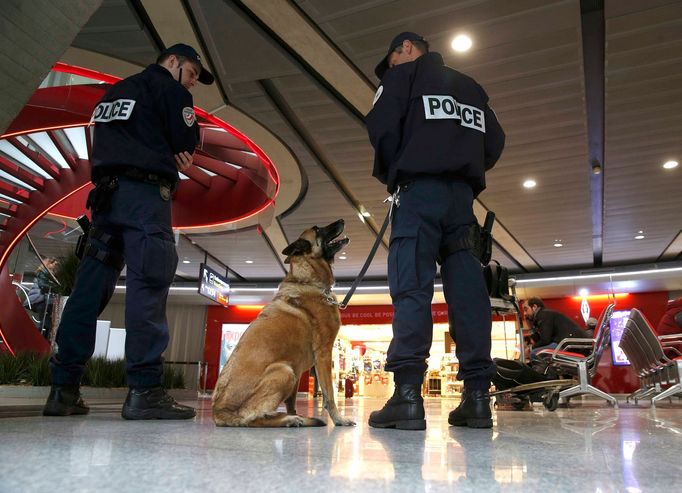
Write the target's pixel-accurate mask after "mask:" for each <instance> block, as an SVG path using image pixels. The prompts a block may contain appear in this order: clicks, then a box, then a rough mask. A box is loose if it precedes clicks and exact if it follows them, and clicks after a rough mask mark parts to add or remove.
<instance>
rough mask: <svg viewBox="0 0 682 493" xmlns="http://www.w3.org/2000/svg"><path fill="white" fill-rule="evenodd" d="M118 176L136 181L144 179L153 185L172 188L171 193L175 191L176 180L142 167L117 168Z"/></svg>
mask: <svg viewBox="0 0 682 493" xmlns="http://www.w3.org/2000/svg"><path fill="white" fill-rule="evenodd" d="M114 174H116V175H117V176H125V177H126V178H130V179H131V180H135V181H143V182H145V183H151V184H152V185H159V186H161V187H166V188H168V189H170V191H171V193H172V192H174V191H175V187H176V182H174V181H172V180H169V179H168V178H166V177H165V176H163V175H159V174H158V173H148V172H146V171H143V170H141V169H140V168H134V167H127V168H121V169H120V170H117V172H116V173H114Z"/></svg>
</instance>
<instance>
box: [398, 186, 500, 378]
mask: <svg viewBox="0 0 682 493" xmlns="http://www.w3.org/2000/svg"><path fill="white" fill-rule="evenodd" d="M475 221H476V218H475V216H474V213H473V192H472V189H471V187H470V186H469V185H468V184H467V183H466V182H463V181H457V180H453V179H451V178H447V179H446V178H440V177H420V178H417V179H415V180H414V181H410V182H407V183H405V184H403V185H402V186H401V189H400V192H399V206H398V207H397V208H395V209H394V211H393V217H392V222H391V239H390V246H389V255H388V281H389V289H390V294H391V298H392V301H393V308H394V316H393V339H392V341H391V343H390V346H389V348H388V354H387V359H386V367H385V369H386V371H392V372H394V374H395V381H396V383H399V384H403V383H421V382H422V380H423V377H424V373H425V372H426V370H427V363H426V359H427V358H428V356H429V351H430V349H431V343H432V336H433V319H432V316H431V302H432V298H433V290H434V280H435V277H436V269H437V261H438V256H439V250H440V248H441V247H442V246H443V245H444V244H446V243H447V242H448V241H449V240H452V239H458V238H464V237H466V236H467V235H468V232H469V228H470V226H471V225H472V224H473V223H474V222H475ZM441 277H442V282H443V290H444V295H445V300H446V302H447V304H448V319H449V324H450V334H451V336H452V338H453V340H454V341H455V344H456V348H455V351H456V356H457V359H458V360H459V373H458V375H457V378H458V379H459V380H464V382H465V386H466V387H467V388H471V389H486V390H487V389H488V387H489V386H490V379H491V378H492V376H493V375H494V374H495V365H494V363H493V361H492V359H491V357H490V347H491V329H492V323H491V308H490V298H489V296H488V291H487V288H486V285H485V280H484V278H483V273H482V269H481V264H480V262H479V261H478V260H477V259H476V258H475V257H474V256H473V254H472V253H471V251H470V250H460V251H458V252H455V253H453V254H451V255H449V256H448V257H447V258H446V259H444V260H443V263H442V266H441Z"/></svg>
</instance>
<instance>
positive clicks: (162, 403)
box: [121, 387, 197, 419]
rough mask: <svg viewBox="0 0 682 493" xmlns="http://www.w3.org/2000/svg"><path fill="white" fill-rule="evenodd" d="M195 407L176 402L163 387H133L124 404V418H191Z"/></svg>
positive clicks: (194, 412) (194, 413)
mask: <svg viewBox="0 0 682 493" xmlns="http://www.w3.org/2000/svg"><path fill="white" fill-rule="evenodd" d="M196 414H197V413H196V411H195V410H194V408H192V407H189V406H183V405H182V404H178V403H177V402H175V399H173V398H172V397H171V396H170V395H168V393H167V392H166V390H165V389H163V388H161V387H152V388H131V389H130V391H129V392H128V397H126V402H125V404H123V409H122V410H121V416H123V418H124V419H191V418H193V417H194V416H196Z"/></svg>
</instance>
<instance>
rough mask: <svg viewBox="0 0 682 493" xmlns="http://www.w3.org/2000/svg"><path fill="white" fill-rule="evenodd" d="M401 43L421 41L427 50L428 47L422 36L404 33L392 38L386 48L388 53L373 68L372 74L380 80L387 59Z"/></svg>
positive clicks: (386, 64) (385, 69) (385, 67)
mask: <svg viewBox="0 0 682 493" xmlns="http://www.w3.org/2000/svg"><path fill="white" fill-rule="evenodd" d="M403 41H422V42H424V43H426V47H427V49H428V46H429V43H428V41H426V40H425V39H424V38H423V37H422V36H420V35H419V34H417V33H411V32H404V33H400V34H398V35H397V36H396V37H395V38H393V41H391V44H390V45H389V47H388V52H387V53H386V56H385V57H384V58H383V59H382V60H381V61H380V62H379V65H377V66H376V67H375V68H374V73H375V74H376V75H377V77H379V78H380V79H381V78H382V77H383V76H384V73H385V72H386V71H387V70H388V57H389V56H390V54H391V53H393V50H395V49H396V48H397V47H398V46H400V45H402V44H403Z"/></svg>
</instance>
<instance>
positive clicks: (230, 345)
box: [218, 324, 249, 372]
mask: <svg viewBox="0 0 682 493" xmlns="http://www.w3.org/2000/svg"><path fill="white" fill-rule="evenodd" d="M248 326H249V324H223V330H222V336H221V339H220V369H219V370H218V372H221V371H222V370H223V366H225V363H227V360H228V359H230V356H231V355H232V351H234V348H235V346H236V345H237V343H238V342H239V339H240V338H241V337H242V334H243V333H244V331H245V330H246V328H247V327H248Z"/></svg>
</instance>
